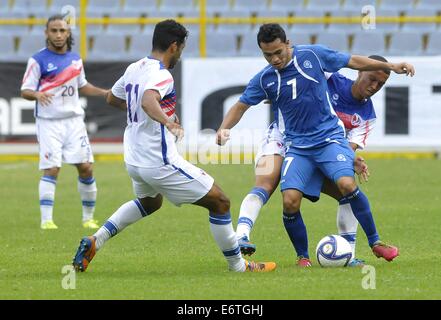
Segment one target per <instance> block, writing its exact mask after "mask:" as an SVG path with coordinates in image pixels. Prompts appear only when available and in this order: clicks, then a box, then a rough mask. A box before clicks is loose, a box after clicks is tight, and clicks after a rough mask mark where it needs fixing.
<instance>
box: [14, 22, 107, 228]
mask: <svg viewBox="0 0 441 320" xmlns="http://www.w3.org/2000/svg"><path fill="white" fill-rule="evenodd" d="M45 33H46V48H44V49H42V50H40V51H39V52H37V53H36V54H34V55H33V56H32V57H31V58H29V60H28V64H27V68H26V72H25V75H24V78H23V84H22V87H21V95H22V97H23V98H25V99H27V100H34V101H36V103H35V112H34V114H35V119H36V126H37V138H38V142H39V147H40V152H39V153H40V164H39V168H40V170H43V176H42V178H41V179H40V184H39V199H40V211H41V228H42V229H57V226H56V225H55V223H54V221H53V206H54V198H55V188H56V183H57V177H58V174H59V172H60V168H61V164H62V162H65V163H69V164H73V165H75V166H76V167H77V169H78V191H79V193H80V196H81V201H82V206H83V226H84V227H85V228H91V229H96V228H98V227H99V226H98V225H97V221H96V220H94V219H93V214H94V211H95V202H96V194H97V187H96V182H95V179H94V177H93V170H92V163H93V155H92V150H91V148H90V144H89V139H88V136H87V131H86V126H85V124H84V110H83V108H82V107H81V105H80V101H79V97H78V93H81V94H82V95H87V96H101V97H105V96H106V94H107V90H104V89H101V88H98V87H95V86H93V85H92V84H90V83H88V82H87V80H86V76H85V73H84V68H83V62H82V60H81V58H80V56H79V55H78V54H77V53H74V52H72V51H71V50H72V44H73V38H72V34H71V31H70V27H69V25H68V23H67V22H66V21H65V20H64V19H63V16H62V15H54V16H52V17H50V18H49V19H48V21H47V23H46V31H45Z"/></svg>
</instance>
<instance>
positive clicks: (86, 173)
mask: <svg viewBox="0 0 441 320" xmlns="http://www.w3.org/2000/svg"><path fill="white" fill-rule="evenodd" d="M77 168H78V174H79V176H80V177H81V178H90V177H92V176H93V166H92V163H89V162H87V163H81V164H79V165H77Z"/></svg>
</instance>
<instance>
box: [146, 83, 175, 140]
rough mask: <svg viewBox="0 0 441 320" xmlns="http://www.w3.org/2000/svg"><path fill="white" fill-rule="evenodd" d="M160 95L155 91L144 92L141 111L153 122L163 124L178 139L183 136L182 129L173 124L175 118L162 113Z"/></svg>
mask: <svg viewBox="0 0 441 320" xmlns="http://www.w3.org/2000/svg"><path fill="white" fill-rule="evenodd" d="M160 101H161V95H160V94H159V92H158V91H156V90H146V91H145V92H144V94H143V96H142V109H143V110H144V111H145V113H147V115H148V116H149V117H150V118H152V119H153V120H155V121H157V122H159V123H161V124H163V125H164V126H165V127H166V128H167V129H168V130H169V131H170V132H171V133H172V134H173V135H175V136H176V137H177V138H178V139H180V138H182V137H183V136H184V129H182V127H181V125H180V124H179V123H177V122H175V118H169V117H168V116H167V115H166V114H165V113H164V111H162V108H161V105H160V104H159V102H160Z"/></svg>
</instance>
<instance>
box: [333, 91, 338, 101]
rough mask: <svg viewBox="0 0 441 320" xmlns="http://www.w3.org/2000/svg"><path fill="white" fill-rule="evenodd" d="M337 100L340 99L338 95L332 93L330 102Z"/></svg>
mask: <svg viewBox="0 0 441 320" xmlns="http://www.w3.org/2000/svg"><path fill="white" fill-rule="evenodd" d="M338 98H340V96H339V95H338V93H334V94H333V95H332V100H335V101H337V100H338Z"/></svg>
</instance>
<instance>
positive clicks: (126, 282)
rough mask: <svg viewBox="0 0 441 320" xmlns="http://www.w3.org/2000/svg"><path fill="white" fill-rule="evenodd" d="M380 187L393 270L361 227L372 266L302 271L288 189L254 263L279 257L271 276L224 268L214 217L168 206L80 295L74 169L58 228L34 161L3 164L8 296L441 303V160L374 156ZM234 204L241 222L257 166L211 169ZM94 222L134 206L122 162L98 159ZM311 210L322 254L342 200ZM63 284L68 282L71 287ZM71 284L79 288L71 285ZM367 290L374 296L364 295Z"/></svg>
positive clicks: (99, 267)
mask: <svg viewBox="0 0 441 320" xmlns="http://www.w3.org/2000/svg"><path fill="white" fill-rule="evenodd" d="M369 165H370V171H371V179H370V181H369V182H368V183H367V184H363V185H362V188H363V190H364V191H365V193H366V194H367V195H368V197H369V199H370V203H371V206H372V209H373V212H374V215H375V218H376V223H377V227H378V230H379V232H380V235H381V236H382V239H383V240H385V241H387V242H391V243H393V244H395V245H397V246H398V247H399V248H400V256H399V257H398V258H397V259H396V261H393V262H391V263H388V262H386V261H384V260H380V259H377V258H376V257H374V256H373V254H372V253H371V252H370V249H369V248H368V246H367V241H366V238H365V236H364V234H363V232H362V230H361V228H359V232H358V240H359V241H358V245H357V253H358V257H359V258H363V259H365V260H366V262H367V263H368V264H369V265H371V266H372V267H373V268H374V270H375V283H374V282H373V278H369V279H367V278H364V277H366V276H371V277H373V273H372V269H370V273H366V274H364V273H362V269H360V268H340V269H323V268H320V267H319V266H318V264H317V262H316V260H315V258H313V262H314V266H313V267H312V268H310V269H307V270H301V269H299V268H296V267H295V265H294V263H295V255H294V251H293V248H292V246H291V243H290V241H289V239H288V236H287V234H286V232H285V230H284V227H283V223H282V218H281V215H282V211H281V208H282V205H281V197H280V192H278V191H276V193H275V194H274V196H273V197H272V198H271V200H270V201H269V203H268V204H267V205H266V206H265V207H264V208H263V210H262V212H261V216H260V218H259V220H258V221H257V223H256V225H255V229H254V232H253V233H252V239H253V241H254V242H255V243H256V244H257V252H256V254H255V255H254V256H253V258H254V259H256V260H262V261H275V262H277V264H278V267H277V270H276V271H275V272H274V273H267V274H258V273H257V274H250V273H245V274H237V273H232V272H229V271H227V264H226V262H225V260H224V258H223V256H222V254H221V253H220V252H219V249H218V248H217V246H216V244H215V242H214V240H213V238H212V236H211V233H210V229H209V223H208V214H207V212H206V210H204V209H202V208H198V207H195V206H190V205H185V206H183V207H181V208H177V207H174V206H173V205H171V204H170V203H169V202H167V201H165V202H164V206H163V207H162V209H161V210H160V211H159V212H156V213H154V214H153V215H151V216H149V217H147V218H144V219H143V220H141V221H139V222H138V223H137V224H135V225H132V226H130V227H129V228H127V229H126V230H124V232H122V233H121V234H119V235H118V236H117V237H115V238H113V239H111V240H110V241H109V242H107V244H106V245H105V247H104V248H103V249H102V250H100V251H99V252H98V253H97V255H96V257H95V259H94V260H93V262H92V263H91V265H90V267H89V269H88V270H87V272H85V273H81V274H77V275H76V278H75V289H69V290H66V289H63V287H62V283H63V277H65V276H66V274H63V273H62V268H63V266H65V265H69V264H70V262H71V261H72V257H73V255H74V253H75V251H76V249H77V247H78V244H79V240H80V239H81V237H82V236H84V235H86V234H88V232H86V231H85V230H84V229H83V228H82V226H81V223H80V222H81V204H80V199H79V195H78V192H77V190H76V189H77V182H76V181H77V180H76V170H75V169H74V168H73V167H70V166H64V167H63V168H62V171H61V173H60V176H59V179H58V184H57V190H56V199H55V209H54V220H55V222H56V223H57V225H58V226H59V229H58V230H53V231H42V230H40V228H39V206H38V182H39V177H40V173H39V171H38V170H37V163H35V162H17V163H0V181H1V184H0V198H1V201H0V205H1V207H0V219H1V223H0V235H1V236H0V237H1V247H2V248H1V250H0V262H1V263H0V299H441V272H440V270H441V269H440V267H439V263H440V257H441V254H440V244H441V239H440V222H441V218H440V216H441V192H440V191H441V187H440V181H441V162H440V161H437V160H397V159H395V160H369ZM202 167H203V168H204V169H205V170H206V171H207V172H209V173H210V174H211V175H213V176H214V178H215V179H216V181H217V182H218V184H219V185H220V186H221V187H222V188H223V190H224V191H225V192H226V193H227V194H228V196H229V197H230V199H231V203H232V210H231V212H232V216H233V221H234V222H236V221H237V216H238V209H239V207H240V203H241V201H242V198H243V197H244V196H245V195H246V194H247V192H248V191H249V190H250V188H251V187H252V186H253V183H254V178H253V167H252V166H251V165H217V166H215V165H210V166H202ZM95 177H96V179H97V183H98V188H99V191H98V192H99V193H98V201H97V211H96V218H98V219H99V221H100V223H103V222H104V221H105V220H106V218H107V217H109V216H110V215H111V214H112V213H113V212H114V210H116V209H117V208H118V207H119V206H120V205H121V204H123V203H124V202H126V201H128V200H131V199H133V198H134V196H133V193H132V188H131V183H130V179H129V177H128V175H127V173H126V171H125V169H124V166H123V163H121V162H111V163H109V162H98V163H96V164H95ZM302 214H303V217H304V220H305V223H306V225H307V228H308V232H309V248H310V253H311V255H312V256H313V255H314V251H315V246H316V244H317V242H318V241H319V239H320V238H322V237H323V236H325V235H327V234H332V233H335V232H336V226H335V220H336V203H335V201H334V200H331V199H329V198H327V197H326V196H323V198H322V199H321V200H320V201H319V202H318V203H316V204H312V203H310V202H308V201H306V200H304V202H303V208H302ZM65 281H67V280H66V279H65ZM66 283H67V284H71V285H72V283H73V282H66ZM363 283H364V284H365V286H366V285H367V286H369V285H370V287H373V286H374V285H375V289H364V288H363Z"/></svg>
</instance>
